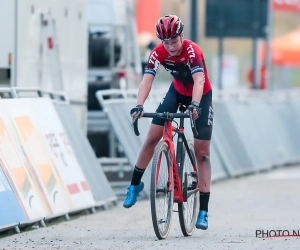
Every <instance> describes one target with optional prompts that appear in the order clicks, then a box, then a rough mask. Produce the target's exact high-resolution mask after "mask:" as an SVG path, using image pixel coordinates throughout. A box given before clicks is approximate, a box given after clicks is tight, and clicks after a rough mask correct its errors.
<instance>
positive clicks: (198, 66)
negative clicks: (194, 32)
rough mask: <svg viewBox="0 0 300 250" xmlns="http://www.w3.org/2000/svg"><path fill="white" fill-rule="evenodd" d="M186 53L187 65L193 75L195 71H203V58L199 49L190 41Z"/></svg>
mask: <svg viewBox="0 0 300 250" xmlns="http://www.w3.org/2000/svg"><path fill="white" fill-rule="evenodd" d="M187 53H188V57H189V67H190V70H191V74H192V75H193V74H195V73H197V72H204V65H203V60H204V59H203V53H202V51H201V49H200V48H199V47H198V46H197V45H196V44H192V43H191V44H190V45H189V46H188V47H187Z"/></svg>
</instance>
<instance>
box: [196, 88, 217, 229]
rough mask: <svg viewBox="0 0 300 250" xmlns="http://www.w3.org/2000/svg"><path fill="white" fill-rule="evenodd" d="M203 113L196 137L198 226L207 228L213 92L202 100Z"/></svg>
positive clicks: (197, 124)
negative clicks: (198, 201) (198, 198)
mask: <svg viewBox="0 0 300 250" xmlns="http://www.w3.org/2000/svg"><path fill="white" fill-rule="evenodd" d="M200 108H201V114H200V117H199V118H198V119H197V120H196V127H197V131H198V136H197V137H196V138H195V139H194V146H195V155H196V158H197V163H198V172H199V189H200V211H199V215H198V220H197V223H196V227H197V228H200V229H207V227H208V222H207V212H208V203H209V197H210V185H211V164H210V142H211V136H212V128H213V107H212V92H211V91H210V92H208V93H207V94H205V95H204V96H203V97H202V99H201V102H200Z"/></svg>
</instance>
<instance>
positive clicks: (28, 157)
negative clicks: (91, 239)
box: [0, 88, 117, 232]
mask: <svg viewBox="0 0 300 250" xmlns="http://www.w3.org/2000/svg"><path fill="white" fill-rule="evenodd" d="M24 93H28V94H29V93H30V95H33V96H34V95H35V96H38V97H43V96H44V98H36V97H35V98H28V97H27V98H18V97H21V95H24ZM0 95H1V97H2V98H3V97H8V98H3V99H1V100H0V212H1V214H2V215H3V216H1V217H0V231H1V230H7V229H9V228H14V230H15V232H20V227H22V226H25V225H30V224H33V223H36V222H39V223H40V225H41V226H45V221H47V220H49V219H53V218H55V217H60V216H65V218H66V219H68V218H69V214H72V213H74V212H78V211H82V210H86V209H90V210H91V212H95V208H96V207H99V206H103V207H107V206H108V205H109V204H110V203H115V202H116V201H117V197H116V196H115V194H114V192H113V190H112V188H111V186H110V185H109V183H108V181H107V179H106V177H105V174H104V173H103V171H101V169H99V168H98V162H97V159H96V157H95V155H94V154H93V151H92V149H91V147H90V145H89V143H88V140H87V138H86V137H85V136H84V134H83V131H82V130H81V129H80V128H79V126H78V122H77V121H76V119H75V118H74V115H73V113H72V110H71V108H70V105H69V104H68V101H67V99H66V97H65V96H64V95H62V94H59V93H49V92H46V91H41V90H39V89H21V88H12V89H0ZM25 96H26V94H25ZM54 103H55V104H54Z"/></svg>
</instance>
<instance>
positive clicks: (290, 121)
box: [96, 89, 300, 195]
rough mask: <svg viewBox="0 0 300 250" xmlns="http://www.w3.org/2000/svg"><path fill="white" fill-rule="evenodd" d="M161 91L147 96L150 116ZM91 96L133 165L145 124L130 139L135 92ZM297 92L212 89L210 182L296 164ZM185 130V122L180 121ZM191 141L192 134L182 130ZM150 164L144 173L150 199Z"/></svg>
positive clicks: (299, 134) (299, 132) (299, 147)
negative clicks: (212, 123) (137, 133)
mask: <svg viewBox="0 0 300 250" xmlns="http://www.w3.org/2000/svg"><path fill="white" fill-rule="evenodd" d="M165 92H166V90H159V91H155V90H152V92H151V93H150V95H149V97H148V99H147V101H146V103H145V106H144V110H145V111H146V112H154V111H155V110H156V107H157V106H158V104H159V102H160V101H161V99H162V98H163V96H164V94H165ZM96 96H97V98H98V100H99V102H100V104H101V105H102V106H103V107H104V112H106V114H107V116H108V118H109V120H110V122H111V125H112V127H113V129H114V131H115V133H116V135H117V138H118V140H119V141H120V143H121V144H122V146H123V148H124V151H125V154H126V156H127V157H128V161H129V162H130V164H131V166H132V167H133V166H134V164H135V162H136V158H137V154H138V152H139V150H140V147H141V145H142V142H143V141H144V139H145V137H146V134H147V131H148V129H149V126H150V122H151V120H150V119H140V120H139V121H138V122H139V130H140V136H139V137H137V136H135V134H134V132H133V128H132V125H131V118H130V116H129V111H130V109H131V108H132V107H133V106H134V105H135V104H136V97H137V90H131V91H124V90H122V91H121V90H103V91H98V92H97V93H96ZM299 96H300V94H299V90H298V89H294V90H291V91H273V92H267V91H236V92H225V91H220V92H219V91H215V92H214V93H213V107H214V128H213V137H212V143H211V163H212V180H213V181H217V180H220V179H223V178H232V177H236V176H240V175H243V174H249V173H254V172H259V171H265V170H268V169H271V168H273V167H276V166H282V165H285V164H293V163H299V162H300V140H299V139H300V129H299V127H300V110H299V107H300V101H299ZM185 123H186V124H185V127H186V128H189V126H190V125H189V121H188V120H186V121H185ZM186 136H187V138H188V139H192V138H193V137H192V132H191V130H190V129H186ZM150 171H151V162H150V164H149V166H148V168H147V170H146V172H145V174H144V177H143V181H144V182H145V192H146V194H148V195H149V191H150V190H149V189H150Z"/></svg>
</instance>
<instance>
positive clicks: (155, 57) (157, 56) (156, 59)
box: [145, 48, 163, 76]
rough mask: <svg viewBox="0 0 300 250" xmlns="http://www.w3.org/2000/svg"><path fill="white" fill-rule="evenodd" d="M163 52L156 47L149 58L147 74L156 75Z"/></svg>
mask: <svg viewBox="0 0 300 250" xmlns="http://www.w3.org/2000/svg"><path fill="white" fill-rule="evenodd" d="M162 61H163V60H162V54H161V53H160V52H159V50H158V49H157V48H154V49H153V50H152V51H151V53H150V55H149V59H148V64H147V66H146V69H145V74H151V75H154V76H155V75H156V72H157V71H158V70H159V68H160V64H161V63H162Z"/></svg>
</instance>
